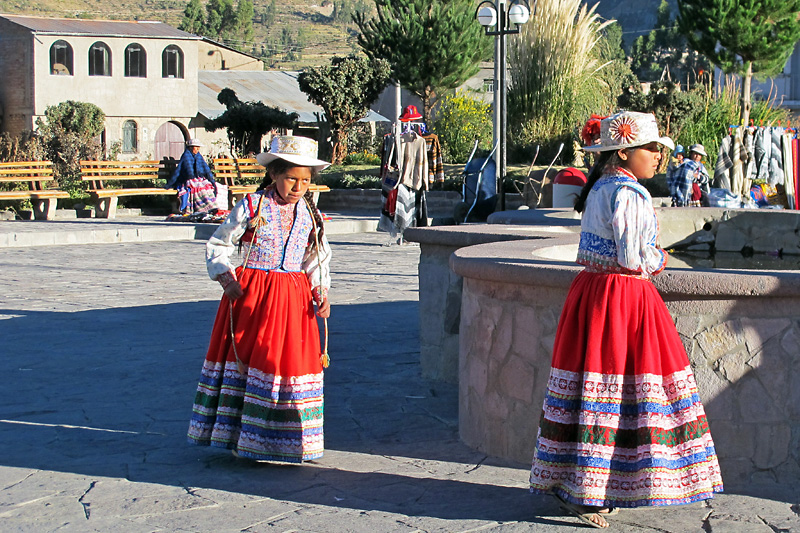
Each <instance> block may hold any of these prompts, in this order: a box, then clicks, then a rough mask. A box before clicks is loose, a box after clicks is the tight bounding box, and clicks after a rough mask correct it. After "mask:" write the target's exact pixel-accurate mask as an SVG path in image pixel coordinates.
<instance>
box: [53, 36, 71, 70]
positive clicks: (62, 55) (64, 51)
mask: <svg viewBox="0 0 800 533" xmlns="http://www.w3.org/2000/svg"><path fill="white" fill-rule="evenodd" d="M50 74H56V75H63V76H72V47H71V46H70V45H69V43H68V42H67V41H61V40H59V41H56V42H54V43H53V45H52V46H51V47H50Z"/></svg>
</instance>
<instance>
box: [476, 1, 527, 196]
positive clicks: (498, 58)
mask: <svg viewBox="0 0 800 533" xmlns="http://www.w3.org/2000/svg"><path fill="white" fill-rule="evenodd" d="M535 9H536V2H535V0H534V10H535ZM530 15H531V9H530V5H529V4H528V1H527V0H511V1H510V2H508V1H507V0H494V1H492V0H484V1H483V2H481V3H480V4H478V8H477V9H476V11H475V16H476V17H477V19H478V22H480V23H481V26H483V29H484V31H485V32H486V35H494V38H495V46H494V146H496V147H497V151H496V154H497V155H496V158H497V165H496V168H497V171H496V175H495V178H496V180H497V190H498V193H499V194H500V210H501V211H505V208H506V194H505V190H504V188H503V185H504V182H505V179H506V120H507V114H506V88H507V83H506V35H511V34H514V33H519V27H520V25H522V24H525V23H526V22H528V19H529V18H530ZM492 28H494V29H493V30H492Z"/></svg>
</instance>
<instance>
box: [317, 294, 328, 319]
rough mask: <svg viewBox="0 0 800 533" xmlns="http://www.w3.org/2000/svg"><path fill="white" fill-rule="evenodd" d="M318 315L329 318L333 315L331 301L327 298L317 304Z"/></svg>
mask: <svg viewBox="0 0 800 533" xmlns="http://www.w3.org/2000/svg"><path fill="white" fill-rule="evenodd" d="M317 316H318V317H320V318H329V317H330V316H331V303H330V302H329V301H328V299H327V298H325V299H324V300H322V303H320V304H319V305H318V306H317Z"/></svg>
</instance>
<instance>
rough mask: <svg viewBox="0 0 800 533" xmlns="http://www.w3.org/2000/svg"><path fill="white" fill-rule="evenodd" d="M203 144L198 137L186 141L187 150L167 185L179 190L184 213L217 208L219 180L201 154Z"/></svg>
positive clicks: (179, 198) (211, 210) (208, 210)
mask: <svg viewBox="0 0 800 533" xmlns="http://www.w3.org/2000/svg"><path fill="white" fill-rule="evenodd" d="M201 146H203V144H202V143H201V142H200V141H199V140H197V139H189V140H188V141H186V150H184V151H183V155H181V160H180V161H179V162H178V166H177V167H176V168H175V172H173V173H172V177H171V178H170V179H169V181H168V182H167V185H166V187H167V189H177V190H178V201H179V203H180V207H179V210H180V212H181V214H184V215H191V214H192V213H199V212H213V211H216V210H217V182H216V181H215V180H214V174H213V173H212V172H211V169H210V168H209V166H208V164H207V163H206V160H205V159H203V156H202V154H200V147H201Z"/></svg>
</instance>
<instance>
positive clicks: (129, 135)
mask: <svg viewBox="0 0 800 533" xmlns="http://www.w3.org/2000/svg"><path fill="white" fill-rule="evenodd" d="M136 131H137V127H136V122H134V121H133V120H126V121H125V123H124V124H123V125H122V151H123V152H125V153H134V152H138V151H139V146H138V144H139V143H138V139H137V135H136Z"/></svg>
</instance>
